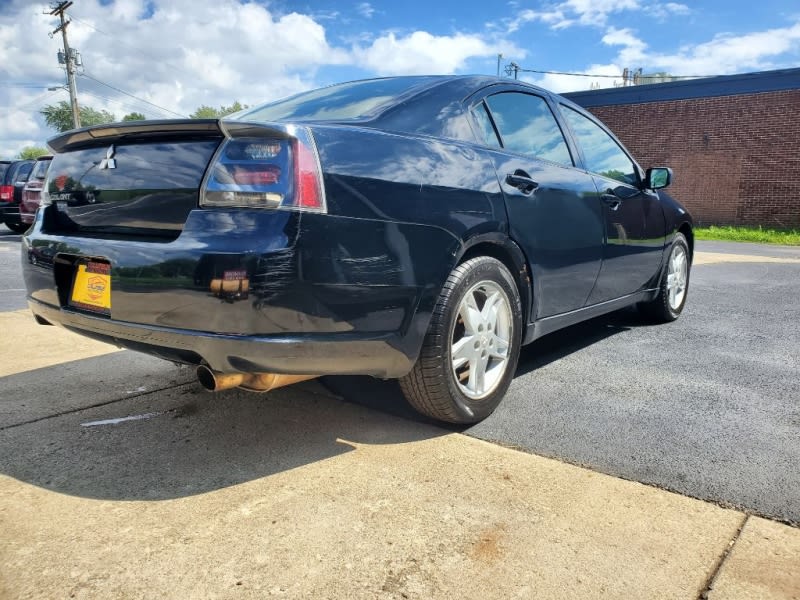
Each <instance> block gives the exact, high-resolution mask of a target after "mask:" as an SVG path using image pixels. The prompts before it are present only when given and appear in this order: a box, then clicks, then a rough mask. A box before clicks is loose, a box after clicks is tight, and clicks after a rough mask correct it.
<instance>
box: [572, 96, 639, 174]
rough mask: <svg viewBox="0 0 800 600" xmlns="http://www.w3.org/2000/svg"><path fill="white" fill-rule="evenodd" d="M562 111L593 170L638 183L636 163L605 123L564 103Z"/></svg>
mask: <svg viewBox="0 0 800 600" xmlns="http://www.w3.org/2000/svg"><path fill="white" fill-rule="evenodd" d="M561 112H562V113H563V115H564V118H565V119H566V120H567V122H568V123H569V126H570V127H571V128H572V132H573V133H574V134H575V137H576V138H577V141H578V144H580V147H581V149H582V150H583V156H584V158H585V159H586V168H587V169H588V170H589V171H591V172H592V173H597V174H598V175H603V176H605V177H608V178H609V179H616V180H617V181H621V182H622V183H627V184H628V185H636V184H637V183H638V177H637V175H636V167H635V166H634V164H633V163H632V162H631V159H630V158H628V155H627V154H625V152H623V150H622V148H620V147H619V144H617V142H615V141H614V138H612V137H611V136H610V135H608V134H607V133H606V132H605V131H604V130H603V128H602V127H600V126H599V125H598V124H597V123H595V122H594V121H592V120H591V119H587V118H586V117H585V116H583V115H582V114H581V113H579V112H577V111H575V110H573V109H571V108H570V107H569V106H565V105H563V104H562V105H561Z"/></svg>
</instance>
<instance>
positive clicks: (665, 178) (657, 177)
mask: <svg viewBox="0 0 800 600" xmlns="http://www.w3.org/2000/svg"><path fill="white" fill-rule="evenodd" d="M670 183H672V169H668V168H667V167H653V168H652V169H647V175H646V176H645V178H644V186H645V187H646V188H648V189H651V190H660V189H661V188H665V187H667V186H668V185H669V184H670Z"/></svg>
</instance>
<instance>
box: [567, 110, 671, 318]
mask: <svg viewBox="0 0 800 600" xmlns="http://www.w3.org/2000/svg"><path fill="white" fill-rule="evenodd" d="M559 108H560V109H561V114H562V115H563V116H564V118H565V120H566V122H567V123H568V124H569V127H570V129H571V130H572V133H573V134H574V136H575V138H576V140H577V142H578V144H579V147H580V151H581V152H582V154H583V162H584V165H585V166H586V169H587V170H588V171H590V172H591V173H592V177H593V178H594V183H595V185H596V186H597V191H598V192H599V194H600V198H601V201H602V211H603V221H604V227H605V234H606V244H605V248H604V250H603V266H602V269H601V270H600V275H599V276H598V278H597V284H596V285H595V288H594V290H592V294H591V296H590V298H589V301H588V304H596V303H598V302H604V301H606V300H612V299H614V298H618V297H620V296H624V295H627V294H631V293H633V292H636V291H638V290H640V289H642V288H645V287H646V286H647V285H648V283H649V282H650V281H651V280H652V279H653V276H654V275H655V274H656V272H657V271H658V269H659V266H660V264H661V255H662V252H663V248H664V212H663V210H662V208H661V205H660V202H659V199H658V195H657V194H656V193H655V192H654V191H652V190H646V189H642V187H641V173H640V170H639V167H638V166H637V165H636V163H635V162H634V161H633V159H632V158H631V157H630V156H629V155H628V154H627V152H625V150H624V149H623V148H622V147H621V146H620V145H619V143H618V142H617V141H616V140H615V139H614V138H613V137H612V136H611V135H610V134H609V133H608V132H607V131H606V130H605V129H604V128H603V127H601V126H600V124H598V123H597V122H596V121H595V120H594V119H591V118H589V117H588V116H586V115H584V114H582V113H580V112H578V111H576V110H574V109H572V108H570V107H569V106H566V105H563V104H562V105H560V107H559Z"/></svg>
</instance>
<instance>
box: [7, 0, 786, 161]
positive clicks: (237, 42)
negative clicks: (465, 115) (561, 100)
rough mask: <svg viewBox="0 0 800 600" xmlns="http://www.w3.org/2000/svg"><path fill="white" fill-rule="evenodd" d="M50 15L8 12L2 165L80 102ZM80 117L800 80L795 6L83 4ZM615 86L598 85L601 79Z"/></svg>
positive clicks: (631, 1)
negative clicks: (399, 77)
mask: <svg viewBox="0 0 800 600" xmlns="http://www.w3.org/2000/svg"><path fill="white" fill-rule="evenodd" d="M44 8H45V4H44V3H41V4H40V3H37V2H31V0H0V81H2V82H4V85H3V86H0V108H2V110H0V156H2V157H9V156H13V155H14V154H15V153H16V152H18V151H19V149H20V148H21V147H23V146H25V145H32V144H37V145H41V144H42V143H43V142H44V141H45V140H46V139H47V138H48V137H50V136H51V135H52V134H53V132H52V131H49V130H48V129H47V128H46V126H45V125H44V122H43V119H42V118H41V115H39V114H38V111H39V110H40V109H41V108H42V106H44V105H45V104H48V103H53V102H58V101H60V100H65V99H67V98H68V96H67V93H66V91H64V90H63V89H56V90H53V91H48V89H47V88H48V87H54V86H63V83H64V72H63V70H62V69H61V68H60V67H59V65H58V63H57V60H56V53H57V51H58V49H59V48H60V47H61V42H60V37H59V36H55V37H53V38H50V37H48V33H49V32H50V31H52V29H53V28H54V26H55V20H54V19H53V18H52V17H51V16H49V15H46V14H43V9H44ZM68 14H69V15H70V18H71V19H72V23H71V25H70V26H69V29H68V31H69V35H70V41H71V44H72V45H73V46H74V47H76V48H77V49H78V50H79V51H80V52H81V55H82V57H83V63H84V67H83V69H82V71H81V74H80V75H79V77H78V91H79V98H80V101H81V102H83V103H85V104H89V105H91V106H93V107H95V108H102V109H105V110H109V111H110V112H112V113H114V114H115V115H117V116H118V117H122V116H123V115H124V114H126V113H128V112H131V111H137V112H142V113H144V114H145V115H146V116H147V117H150V118H166V117H174V116H176V115H188V114H189V113H191V112H192V111H193V110H194V109H195V108H196V107H197V106H199V105H201V104H210V105H221V104H226V105H227V104H230V103H231V102H233V101H234V100H240V101H242V102H245V103H248V104H256V103H259V102H262V101H266V100H270V99H275V98H277V97H281V96H285V95H288V94H291V93H295V92H298V91H302V90H305V89H309V88H313V87H317V86H320V85H324V84H329V83H334V82H338V81H345V80H349V79H355V78H362V77H374V76H382V75H396V74H416V73H485V74H494V73H495V72H496V68H497V54H498V53H502V54H503V60H502V64H503V66H505V65H507V64H508V63H509V62H511V61H514V62H516V63H517V64H519V65H520V66H521V67H523V68H528V69H534V70H538V71H560V72H569V73H589V74H592V75H594V77H573V76H568V75H556V74H549V75H548V74H538V73H524V74H523V75H522V78H524V79H526V80H528V81H531V82H534V83H537V84H540V85H543V86H544V87H548V88H550V89H553V90H555V91H569V90H579V89H588V88H589V86H590V85H593V86H611V85H615V84H619V83H620V79H619V77H620V75H621V73H622V69H623V68H625V67H629V68H632V69H637V68H642V69H643V71H644V72H645V73H648V72H650V73H652V72H657V71H666V72H669V73H672V74H674V75H717V74H731V73H742V72H749V71H758V70H767V69H776V68H788V67H800V5H798V4H797V2H796V0H794V1H789V0H762V1H760V2H757V3H751V2H747V3H745V2H743V1H741V0H732V1H728V2H723V1H708V2H691V3H690V2H688V1H685V2H660V1H655V0H654V1H650V0H563V1H554V2H527V1H524V0H511V1H507V2H485V1H484V2H478V1H475V0H462V1H458V2H457V1H452V0H445V1H438V2H431V1H422V0H405V1H403V2H379V1H372V2H361V1H354V2H333V1H331V0H311V1H304V2H292V1H289V0H274V1H271V2H245V1H244V0H74V5H73V7H72V8H71V9H70V10H69V12H68ZM601 75H602V76H603V77H600V76H601Z"/></svg>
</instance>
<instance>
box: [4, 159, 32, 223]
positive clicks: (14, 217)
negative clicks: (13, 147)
mask: <svg viewBox="0 0 800 600" xmlns="http://www.w3.org/2000/svg"><path fill="white" fill-rule="evenodd" d="M4 163H5V165H6V167H5V169H2V170H3V174H2V178H0V220H2V221H3V223H5V225H6V227H8V228H9V229H10V230H11V231H14V232H16V233H22V232H23V231H25V230H26V229H27V228H28V226H27V225H25V224H23V223H22V221H20V217H19V203H20V202H21V201H22V188H23V187H24V186H25V182H27V181H28V175H30V173H31V169H32V168H33V163H34V161H32V160H17V161H13V162H8V161H4Z"/></svg>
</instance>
